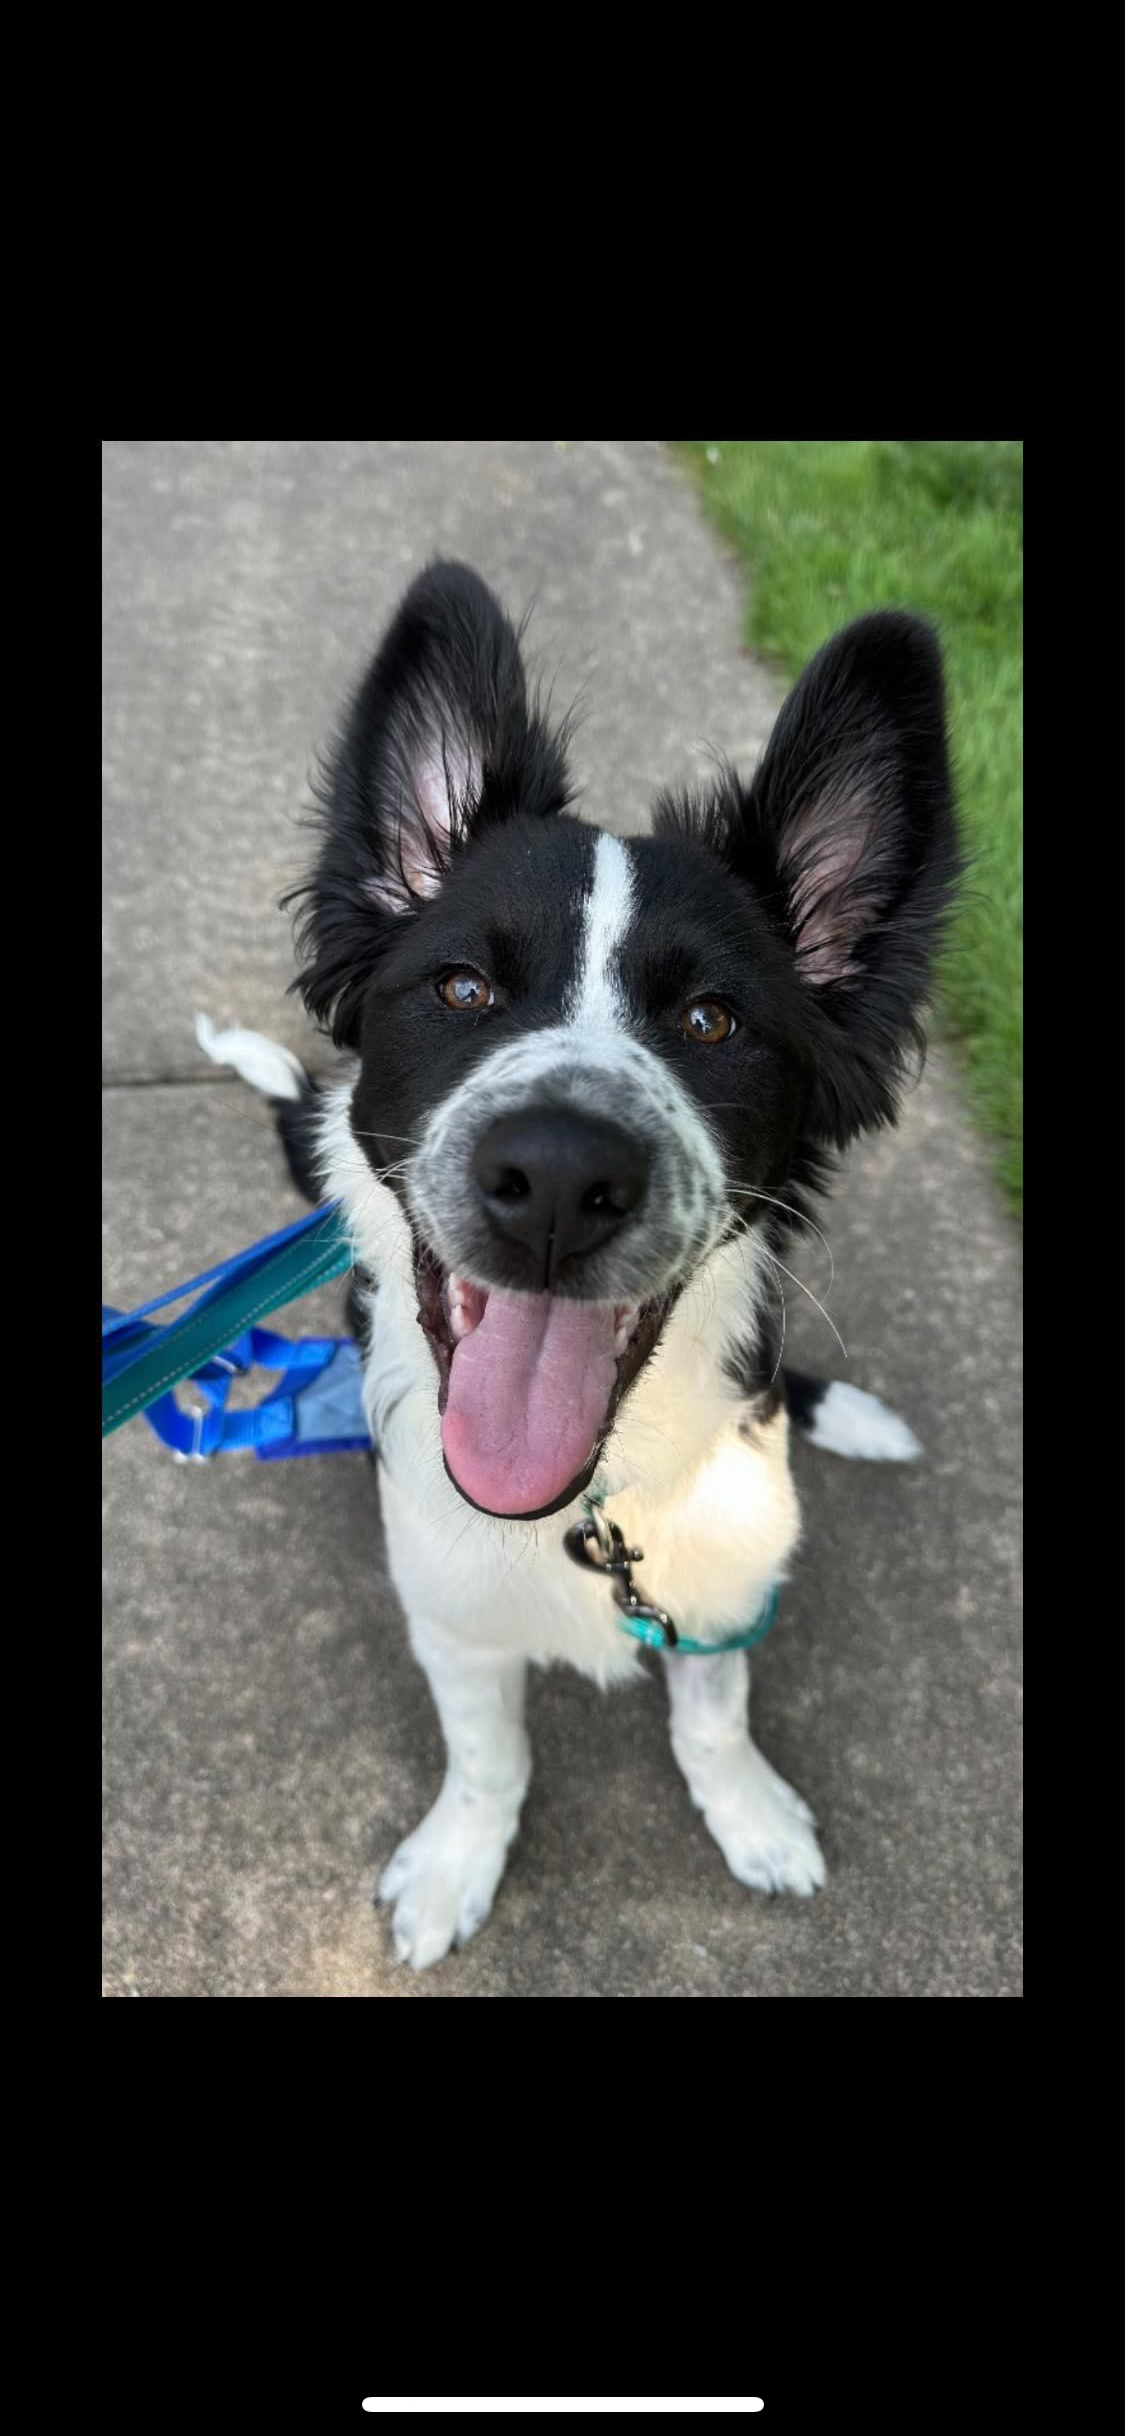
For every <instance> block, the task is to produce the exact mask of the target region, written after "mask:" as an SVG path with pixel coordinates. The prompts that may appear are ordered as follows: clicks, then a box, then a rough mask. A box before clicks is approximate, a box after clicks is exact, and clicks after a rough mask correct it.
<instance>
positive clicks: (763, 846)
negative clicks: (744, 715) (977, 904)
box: [728, 611, 959, 1147]
mask: <svg viewBox="0 0 1125 2436" xmlns="http://www.w3.org/2000/svg"><path fill="white" fill-rule="evenodd" d="M728 807H729V813H730V816H731V817H730V828H729V829H728V852H729V853H730V854H731V857H732V859H733V861H734V863H735V867H736V868H737V869H738V870H739V871H740V872H742V874H743V875H744V876H745V877H746V878H748V879H749V880H750V881H751V882H752V883H753V885H754V887H755V889H756V891H757V892H758V893H759V895H760V896H761V897H762V898H763V900H764V901H765V903H766V905H767V907H768V908H769V910H770V912H771V913H772V915H773V917H774V919H775V921H777V922H778V923H779V925H780V927H781V928H782V929H783V931H784V932H785V934H786V936H787V937H788V940H789V942H790V944H791V946H792V949H793V953H794V958H795V963H796V969H797V973H798V976H799V978H800V980H801V981H802V983H803V984H804V986H805V989H806V992H807V998H806V1004H807V1005H808V1007H809V1010H810V1014H811V1015H812V1018H813V1023H814V1029H815V1035H816V1038H817V1040H818V1044H819V1054H818V1059H817V1064H818V1071H819V1082H818V1105H817V1109H816V1112H815V1120H814V1121H815V1123H816V1125H817V1129H818V1131H819V1132H820V1133H821V1134H822V1135H823V1136H824V1137H825V1138H826V1139H828V1140H831V1141H833V1142H835V1143H836V1144H837V1145H838V1146H840V1147H842V1146H843V1145H844V1143H845V1142H847V1141H848V1140H849V1139H850V1138H851V1136H852V1135H853V1134H854V1133H856V1132H858V1131H859V1130H860V1129H861V1128H863V1127H866V1126H870V1125H877V1124H881V1123H884V1122H886V1121H888V1120H889V1119H891V1118H893V1116H894V1114H895V1105H896V1085H897V1083H898V1081H899V1079H900V1075H901V1071H902V1065H903V1060H904V1055H905V1052H906V1050H907V1049H908V1048H909V1047H910V1046H911V1045H912V1044H913V1043H914V1042H915V1041H916V1040H917V1039H918V1038H919V1027H918V1015H919V1010H920V1007H921V1004H922V1001H923V999H924V997H925V994H926V990H927V986H928V981H929V975H930V967H931V962H932V958H933V953H934V950H935V947H936V946H937V944H938V942H939V939H940V935H941V930H942V924H943V921H944V918H945V916H946V913H947V911H948V908H949V904H950V901H951V897H952V891H953V887H954V884H955V881H956V879H957V877H958V872H959V857H958V851H957V839H956V827H955V821H954V812H953V795H952V787H951V782H950V774H949V755H948V749H947V744H946V731H945V704H944V690H943V685H942V669H941V654H940V651H939V648H938V642H937V637H936V636H935V635H934V634H933V632H932V631H931V629H930V627H928V626H926V625H924V624H923V622H922V621H921V619H919V618H915V617H910V616H907V615H905V614H902V613H899V612H892V611H886V612H883V613H881V614H879V615H877V616H874V617H865V618H860V619H859V620H858V622H857V623H856V624H855V625H854V626H848V627H846V628H845V630H844V632H843V633H842V634H838V635H836V636H835V637H834V638H833V640H832V641H831V642H830V643H827V644H825V646H824V649H823V650H822V651H820V652H818V654H817V656H816V658H815V659H814V660H813V661H812V662H811V663H810V665H809V667H808V668H807V669H806V670H805V673H804V675H803V676H802V677H801V679H800V680H799V682H798V684H797V685H796V686H795V688H794V690H793V692H792V693H791V694H790V696H789V698H788V700H787V702H786V703H785V705H784V707H783V709H782V711H781V713H780V716H779V718H778V720H777V724H776V726H775V728H774V730H773V734H772V736H771V737H770V741H769V744H768V745H767V748H766V751H765V754H764V757H763V759H762V763H761V766H760V768H759V770H758V773H757V776H756V778H755V779H754V782H753V784H752V786H751V787H750V788H749V789H748V790H746V791H742V790H740V791H739V802H738V805H737V807H735V806H733V805H730V803H729V797H728Z"/></svg>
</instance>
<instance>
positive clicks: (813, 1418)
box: [195, 1015, 922, 1463]
mask: <svg viewBox="0 0 1125 2436" xmlns="http://www.w3.org/2000/svg"><path fill="white" fill-rule="evenodd" d="M195 1037H196V1039H197V1041H198V1042H199V1046H200V1048H201V1049H203V1050H204V1051H205V1052H206V1055H207V1056H208V1057H209V1058H211V1059H212V1060H213V1062H214V1064H215V1065H216V1066H233V1068H234V1070H235V1073H236V1074H240V1075H241V1076H242V1079H243V1081H244V1082H246V1083H250V1084H251V1085H252V1086H253V1088H254V1090H255V1091H260V1092H262V1093H263V1095H264V1096H265V1098H266V1099H268V1100H271V1101H272V1103H273V1110H274V1115H275V1117H276V1120H277V1130H278V1133H279V1134H280V1136H281V1143H282V1148H283V1149H284V1152H285V1158H286V1163H287V1165H288V1168H289V1173H290V1175H291V1176H292V1179H293V1182H294V1184H295V1185H296V1187H297V1190H298V1192H299V1193H301V1194H303V1196H304V1198H305V1200H306V1201H311V1202H312V1204H313V1206H314V1208H315V1206H316V1203H317V1202H318V1201H321V1200H323V1198H324V1187H323V1183H322V1180H321V1177H320V1172H319V1168H318V1164H317V1133H318V1126H319V1120H320V1115H321V1110H322V1106H323V1100H324V1085H323V1083H319V1082H317V1081H316V1080H315V1078H314V1076H312V1075H311V1074H309V1073H308V1072H307V1070H306V1068H305V1067H304V1066H303V1065H302V1064H301V1060H300V1058H299V1057H295V1056H294V1054H293V1051H292V1050H291V1049H283V1048H282V1046H281V1043H280V1041H276V1040H267V1039H266V1037H265V1034H264V1033H262V1032H247V1031H245V1030H244V1029H243V1028H242V1026H241V1025H235V1026H234V1027H233V1028H232V1029H231V1030H230V1031H229V1032H220V1031H219V1030H218V1028H217V1026H216V1025H215V1024H213V1023H212V1022H211V1019H210V1017H209V1016H208V1015H197V1016H196V1019H195ZM349 1316H350V1317H352V1318H353V1320H354V1313H353V1310H352V1304H351V1302H349ZM781 1377H782V1384H783V1386H784V1389H785V1402H786V1405H787V1407H788V1411H789V1418H790V1420H791V1421H792V1423H793V1426H794V1428H795V1429H798V1430H800V1432H801V1434H802V1436H803V1437H805V1438H807V1439H808V1441H809V1444H810V1446H819V1447H826V1448H827V1450H828V1452H829V1453H830V1454H832V1455H846V1456H849V1457H851V1459H852V1460H853V1461H865V1462H868V1463H913V1462H914V1461H915V1459H916V1457H917V1456H919V1455H920V1454H921V1452H922V1449H921V1447H920V1446H919V1444H918V1440H917V1438H916V1437H915V1435H914V1432H913V1430H912V1429H908V1427H907V1424H906V1422H905V1421H903V1420H902V1419H901V1418H900V1416H899V1414H898V1413H895V1412H892V1411H891V1409H890V1407H889V1405H886V1404H882V1403H880V1400H879V1398H878V1396H869V1395H867V1394H865V1392H864V1390H863V1388H862V1387H844V1386H842V1385H841V1384H840V1382H839V1381H838V1380H835V1379H810V1378H807V1377H806V1376H805V1374H804V1372H803V1371H799V1370H783V1371H782V1374H781Z"/></svg>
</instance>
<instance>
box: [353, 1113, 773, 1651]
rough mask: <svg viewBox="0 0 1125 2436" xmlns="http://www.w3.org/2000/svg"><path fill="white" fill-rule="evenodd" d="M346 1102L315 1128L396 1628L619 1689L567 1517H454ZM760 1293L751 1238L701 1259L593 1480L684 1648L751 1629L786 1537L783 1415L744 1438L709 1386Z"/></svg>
mask: <svg viewBox="0 0 1125 2436" xmlns="http://www.w3.org/2000/svg"><path fill="white" fill-rule="evenodd" d="M349 1097H350V1086H344V1087H341V1089H340V1091H339V1092H338V1093H337V1094H336V1095H335V1096H334V1103H333V1106H332V1109H331V1113H330V1115H329V1118H328V1121H327V1124H326V1127H325V1134H324V1143H325V1150H326V1153H327V1181H328V1185H329V1189H330V1190H331V1191H332V1192H333V1193H337V1194H339V1195H340V1196H341V1198H342V1199H343V1201H344V1203H345V1206H346V1208H347V1209H348V1212H349V1216H350V1218H351V1222H352V1225H353V1227H354V1230H355V1234H356V1239H357V1245H358V1249H359V1252H360V1256H361V1258H362V1260H363V1261H364V1263H365V1264H366V1265H367V1266H368V1267H369V1269H370V1271H371V1273H372V1275H373V1276H375V1277H376V1278H377V1279H378V1281H379V1282H378V1288H377V1291H376V1292H375V1294H374V1296H373V1297H372V1303H371V1319H372V1337H371V1347H370V1352H369V1356H368V1362H367V1369H366V1376H365V1396H366V1402H367V1410H368V1417H369V1420H370V1423H371V1428H372V1434H373V1436H374V1438H375V1441H376V1444H377V1446H378V1449H379V1456H380V1475H379V1476H380V1486H381V1494H382V1504H383V1514H384V1520H385V1525H386V1535H387V1548H388V1556H389V1561H390V1567H391V1573H392V1577H393V1580H394V1583H395V1587H396V1589H397V1591H398V1594H399V1597H400V1598H401V1600H402V1603H403V1606H404V1608H405V1610H406V1614H407V1618H408V1620H409V1621H410V1622H411V1624H412V1625H414V1624H416V1625H420V1626H423V1627H424V1630H425V1634H426V1638H427V1640H428V1641H430V1642H432V1640H433V1638H434V1636H435V1635H437V1636H440V1638H441V1639H442V1640H446V1641H450V1642H454V1643H458V1644H462V1645H464V1644H469V1645H471V1646H473V1647H476V1648H479V1649H489V1650H493V1651H496V1652H503V1653H507V1654H509V1655H511V1656H513V1657H514V1656H523V1657H527V1658H531V1659H533V1660H536V1661H538V1662H539V1663H550V1662H551V1661H553V1660H565V1661H566V1662H567V1663H569V1664H570V1665H572V1666H576V1667H578V1668H580V1669H581V1670H582V1671H583V1672H584V1673H586V1674H589V1675H591V1676H593V1677H594V1678H595V1679H596V1680H597V1681H598V1682H600V1683H610V1682H613V1681H620V1680H622V1679H624V1678H626V1677H628V1676H629V1675H630V1674H632V1673H634V1672H635V1671H636V1667H637V1644H636V1643H635V1642H634V1641H633V1640H632V1639H631V1638H630V1637H629V1635H627V1634H626V1633H624V1632H623V1631H622V1630H621V1627H620V1624H619V1622H618V1617H617V1609H616V1608H615V1606H614V1604H613V1600H612V1597H611V1595H610V1592H609V1589H608V1587H607V1585H606V1583H605V1582H604V1581H602V1580H600V1579H599V1578H598V1577H597V1576H596V1575H594V1574H591V1573H587V1572H585V1571H583V1569H582V1568H580V1567H579V1566H577V1565H575V1564H574V1563H573V1562H572V1561H571V1559H570V1558H569V1557H568V1556H567V1554H566V1552H565V1549H564V1546H563V1537H564V1533H565V1531H566V1529H567V1526H568V1524H569V1523H570V1522H572V1521H574V1520H575V1519H576V1518H577V1516H578V1514H579V1512H580V1508H579V1506H578V1505H577V1504H575V1506H574V1507H573V1508H568V1509H566V1510H565V1511H564V1512H561V1513H559V1514H553V1515H551V1516H549V1517H548V1518H547V1519H546V1520H544V1521H542V1522H531V1523H527V1522H520V1521H500V1520H497V1519H494V1518H493V1517H491V1516H488V1515H484V1514H478V1513H477V1512H476V1511H475V1510H474V1509H473V1508H472V1507H470V1506H468V1505H466V1503H465V1501H464V1499H463V1498H461V1497H460V1496H459V1495H458V1493H457V1491H456V1490H455V1489H454V1487H453V1486H452V1483H451V1482H450V1480H449V1479H448V1476H447V1474H446V1472H445V1469H444V1465H443V1462H442V1455H441V1439H440V1431H439V1423H438V1411H437V1395H436V1377H435V1371H434V1361H433V1355H432V1353H431V1351H430V1347H429V1345H428V1343H427V1341H426V1339H425V1337H424V1336H423V1333H422V1330H421V1329H420V1327H419V1325H418V1306H417V1299H416V1294H415V1288H414V1277H413V1259H412V1251H411V1243H410V1235H409V1229H408V1227H407V1225H406V1222H405V1219H404V1218H403V1215H402V1212H401V1209H400V1207H399V1205H398V1203H397V1201H396V1199H395V1197H394V1195H393V1194H392V1193H391V1192H390V1190H389V1188H388V1187H386V1186H383V1185H379V1184H377V1183H375V1181H374V1179H373V1178H372V1175H371V1171H370V1169H369V1168H368V1167H367V1165H366V1162H365V1161H364V1160H362V1158H361V1157H360V1154H359V1151H358V1146H357V1144H356V1142H355V1140H354V1137H353V1135H352V1133H351V1128H350V1125H349V1123H348V1114H347V1111H348V1100H349ZM763 1290H764V1288H763V1282H762V1268H761V1255H760V1253H759V1251H758V1249H757V1247H756V1245H755V1244H754V1242H753V1239H752V1238H750V1237H747V1236H741V1237H739V1238H738V1239H737V1240H736V1241H735V1242H734V1243H732V1244H728V1245H724V1246H722V1247H720V1249H719V1250H717V1251H716V1252H713V1253H712V1255H711V1257H710V1259H709V1260H707V1261H706V1262H705V1263H704V1265H703V1267H702V1268H701V1269H700V1271H699V1272H698V1274H697V1276H696V1277H695V1278H694V1279H693V1280H692V1282H691V1284H690V1285H689V1286H688V1287H687V1288H686V1290H685V1292H684V1293H683V1295H682V1296H681V1298H680V1300H679V1302H678V1303H677V1305H676V1306H675V1309H674V1310H673V1312H672V1315H671V1318H670V1320H669V1322H668V1325H667V1327H666V1329H665V1331H664V1335H663V1337H662V1339H661V1342H660V1344H659V1345H658V1347H657V1350H656V1352H655V1354H654V1355H653V1357H652V1359H651V1360H650V1361H649V1363H648V1364H647V1366H646V1368H645V1370H644V1371H643V1372H642V1374H641V1376H640V1378H639V1379H638V1380H637V1381H636V1383H635V1385H634V1387H633V1388H632V1390H631V1392H630V1393H629V1395H628V1397H627V1398H626V1401H625V1404H624V1405H623V1407H622V1410H621V1413H620V1415H619V1418H618V1422H617V1426H616V1428H615V1429H614V1432H613V1436H612V1439H611V1441H610V1445H609V1449H608V1453H607V1457H606V1460H605V1462H604V1464H603V1466H602V1468H601V1471H600V1472H599V1475H598V1480H599V1486H601V1487H603V1488H604V1490H605V1492H606V1495H607V1499H608V1504H609V1511H610V1513H611V1514H612V1516H613V1518H614V1520H615V1521H617V1522H619V1523H620V1526H621V1528H622V1530H623V1532H624V1533H625V1536H626V1538H627V1540H628V1541H629V1542H630V1543H631V1544H632V1545H635V1546H639V1547H641V1548H643V1549H644V1562H643V1564H642V1565H640V1566H638V1568H637V1570H638V1574H639V1578H640V1580H641V1582H642V1583H643V1586H644V1588H645V1590H646V1591H647V1592H648V1593H649V1595H650V1596H651V1597H653V1598H654V1599H656V1600H657V1601H658V1602H659V1604H660V1605H662V1606H664V1607H666V1608H667V1609H668V1610H669V1612H670V1613H671V1614H672V1615H673V1616H674V1618H675V1620H676V1622H677V1624H678V1625H680V1627H681V1628H682V1629H683V1630H684V1631H685V1632H688V1633H691V1634H693V1635H698V1636H701V1637H706V1636H707V1635H708V1634H709V1633H714V1634H715V1635H716V1636H717V1637H721V1636H722V1635H723V1634H725V1633H730V1632H733V1631H736V1630H737V1629H738V1627H739V1626H740V1625H743V1624H746V1623H749V1622H750V1621H751V1620H752V1618H753V1617H754V1615H755V1614H756V1612H757V1610H758V1608H759V1607H760V1605H761V1603H762V1600H763V1598H764V1596H765V1594H766V1592H767V1590H768V1589H769V1587H770V1584H771V1583H773V1582H776V1581H777V1580H778V1579H779V1578H780V1577H781V1575H782V1573H783V1571H784V1568H785V1565H786V1563H787V1561H788V1559H789V1557H790V1556H791V1554H792V1552H793V1549H794V1547H795V1545H796V1541H797V1537H798V1532H799V1518H798V1512H797V1502H796V1496H795V1493H794V1489H793V1484H792V1480H791V1478H790V1473H789V1463H788V1422H787V1417H786V1414H785V1411H784V1408H783V1407H781V1408H779V1410H778V1411H777V1413H776V1414H775V1415H774V1416H773V1418H772V1419H771V1420H770V1421H769V1422H766V1423H761V1422H758V1421H756V1420H755V1419H754V1418H753V1416H752V1414H751V1413H750V1412H749V1410H748V1408H747V1407H746V1405H745V1404H744V1403H743V1402H742V1401H741V1399H740V1398H739V1396H738V1391H737V1389H736V1388H735V1387H734V1386H733V1385H732V1384H731V1382H730V1381H729V1380H728V1379H727V1378H726V1377H725V1375H724V1372H723V1368H722V1356H723V1352H724V1350H725V1348H726V1346H727V1344H728V1343H730V1342H731V1341H732V1340H734V1339H736V1338H737V1337H738V1335H739V1334H740V1333H741V1332H742V1331H743V1330H744V1329H745V1326H746V1324H747V1322H748V1320H749V1318H750V1316H751V1313H752V1310H753V1306H754V1304H755V1302H756V1300H757V1297H758V1295H759V1294H760V1293H761V1292H762V1291H763ZM689 1663H690V1660H685V1664H689Z"/></svg>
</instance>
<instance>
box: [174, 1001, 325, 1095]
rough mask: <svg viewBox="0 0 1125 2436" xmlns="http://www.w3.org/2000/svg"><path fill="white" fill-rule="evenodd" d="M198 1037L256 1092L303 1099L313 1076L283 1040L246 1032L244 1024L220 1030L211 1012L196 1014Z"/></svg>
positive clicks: (210, 1054)
mask: <svg viewBox="0 0 1125 2436" xmlns="http://www.w3.org/2000/svg"><path fill="white" fill-rule="evenodd" d="M195 1037H196V1039H197V1041H198V1042H199V1046H200V1048H201V1049H203V1050H204V1051H205V1052H206V1054H207V1056H208V1057H209V1058H211V1060H212V1061H213V1063H214V1064H215V1065H216V1066H233V1067H234V1070H235V1073H236V1074H240V1075H241V1076H242V1079H243V1082H244V1083H252V1084H253V1086H254V1089H255V1091H264V1092H266V1093H267V1095H268V1097H269V1098H270V1099H274V1100H299V1099H300V1096H301V1092H302V1090H303V1089H304V1087H305V1085H306V1083H307V1082H308V1079H309V1078H308V1076H307V1074H306V1072H305V1069H304V1067H303V1065H302V1064H301V1061H300V1058H299V1057H294V1055H293V1052H292V1050H291V1049H283V1048H282V1046H281V1043H280V1041H277V1040H267V1039H266V1037H265V1034H264V1033H263V1032H247V1031H244V1030H243V1027H242V1026H241V1024H235V1025H234V1026H233V1028H232V1030H230V1031H229V1032H220V1030H219V1028H218V1026H217V1024H213V1023H212V1021H211V1018H210V1016H209V1015H197V1016H196V1018H195Z"/></svg>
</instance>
